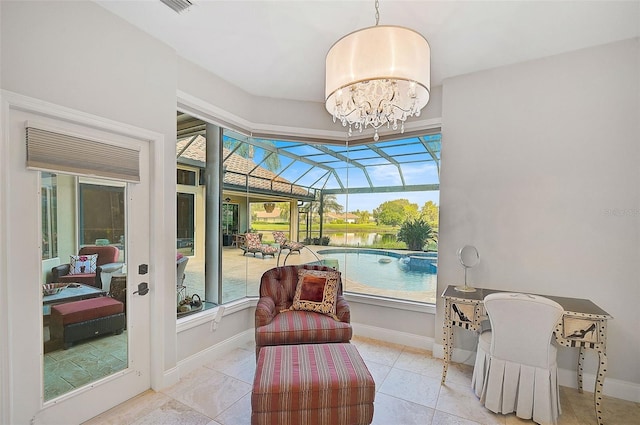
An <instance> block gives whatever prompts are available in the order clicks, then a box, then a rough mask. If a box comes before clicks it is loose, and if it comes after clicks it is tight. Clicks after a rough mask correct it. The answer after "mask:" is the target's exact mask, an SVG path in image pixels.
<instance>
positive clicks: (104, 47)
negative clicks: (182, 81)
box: [0, 1, 177, 370]
mask: <svg viewBox="0 0 640 425" xmlns="http://www.w3.org/2000/svg"><path fill="white" fill-rule="evenodd" d="M0 7H1V8H2V14H1V18H2V21H1V25H0V28H1V31H2V33H1V53H2V67H3V69H2V75H1V77H2V80H1V87H2V89H3V90H7V91H11V92H15V93H18V94H21V95H25V96H29V97H32V98H35V99H39V100H43V101H47V102H51V103H54V104H57V105H60V106H64V107H68V108H73V109H75V110H78V111H81V112H84V113H87V114H92V115H95V116H98V117H102V118H104V119H109V120H115V121H118V122H120V123H124V124H129V125H132V126H135V127H137V128H141V129H145V130H149V131H152V132H155V133H160V134H163V135H164V140H165V144H164V145H163V146H153V147H152V149H153V152H152V154H151V155H152V159H151V162H152V165H151V172H152V181H153V184H154V187H153V188H152V198H153V199H152V206H150V214H151V226H152V231H151V234H152V238H153V241H152V243H151V246H152V247H153V248H152V249H153V252H152V253H151V255H152V262H151V265H152V270H153V272H154V275H155V276H159V278H158V279H156V280H155V281H153V282H151V285H152V288H153V289H154V290H155V291H157V292H163V291H164V293H165V298H168V297H170V298H169V299H172V300H175V226H176V218H175V210H176V207H175V198H176V195H175V135H176V119H175V118H176V78H177V77H176V68H177V64H176V57H175V53H174V52H173V50H171V49H170V48H168V47H167V46H165V45H163V44H161V43H159V42H158V41H156V40H154V39H152V38H151V37H150V36H148V35H147V34H145V33H144V32H142V31H140V30H137V29H135V28H133V27H132V26H131V25H129V24H128V23H126V22H125V21H123V20H121V19H120V18H118V17H116V16H115V15H113V14H111V13H109V12H107V11H105V10H104V9H103V8H101V7H99V6H97V5H96V4H94V3H92V2H87V1H84V2H45V1H42V2H5V1H3V2H0ZM3 142H4V140H3ZM3 184H4V182H3ZM3 207H4V205H3ZM13 225H15V226H25V225H27V224H25V223H13ZM33 249H34V250H33V252H34V253H37V252H38V248H37V247H36V246H34V248H33ZM8 252H10V251H9V250H8V251H7V253H6V254H5V255H8ZM162 276H167V277H170V278H167V279H166V280H163V279H162V278H161V277H162ZM0 284H3V285H4V284H6V282H0ZM158 299H159V300H162V299H163V297H162V296H159V297H158ZM3 301H4V300H3ZM153 308H154V309H163V308H164V309H165V311H166V312H165V313H164V314H162V312H160V313H159V314H158V316H159V317H163V318H165V319H164V322H163V326H161V327H160V329H161V334H159V335H154V336H153V339H154V340H155V341H158V342H157V343H158V344H159V345H160V346H161V347H162V349H161V350H159V351H161V352H162V353H163V356H162V357H161V358H160V359H157V360H154V365H155V366H154V367H156V368H159V369H160V370H166V369H169V368H171V367H173V366H175V364H176V349H175V344H176V342H175V340H176V338H175V319H173V317H172V312H173V310H174V308H172V306H171V305H170V304H166V305H163V304H162V303H161V302H159V303H153ZM29 331H30V330H28V329H25V333H29ZM34 367H36V365H34Z"/></svg>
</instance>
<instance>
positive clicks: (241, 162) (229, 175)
mask: <svg viewBox="0 0 640 425" xmlns="http://www.w3.org/2000/svg"><path fill="white" fill-rule="evenodd" d="M189 140H190V139H184V140H180V141H178V143H177V144H176V153H180V151H182V149H184V147H185V146H186V144H187V143H188V142H189ZM206 147H207V143H206V139H205V138H204V137H202V136H197V137H196V139H195V140H194V141H193V142H192V143H191V144H190V145H189V147H188V148H187V150H185V151H184V152H183V153H182V154H181V155H180V157H182V158H187V159H191V160H194V161H198V162H201V163H202V167H204V165H205V162H206ZM222 155H223V158H225V159H224V163H223V166H224V167H225V170H226V172H225V175H224V183H225V184H229V185H234V186H242V187H246V186H247V173H249V172H251V174H250V175H249V178H248V180H249V181H248V186H249V189H262V190H270V191H273V192H276V193H283V194H285V193H286V194H294V195H302V196H308V195H309V191H308V190H307V189H305V188H304V187H302V186H297V185H292V184H291V182H289V181H288V180H286V179H283V178H282V177H276V174H275V173H273V172H272V171H269V170H267V169H266V168H264V167H260V166H256V163H255V162H253V161H252V160H251V159H248V158H245V157H243V156H240V155H238V154H236V153H231V150H229V149H227V148H224V147H223V148H222Z"/></svg>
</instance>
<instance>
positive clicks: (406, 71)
mask: <svg viewBox="0 0 640 425" xmlns="http://www.w3.org/2000/svg"><path fill="white" fill-rule="evenodd" d="M375 9H376V25H375V26H373V27H368V28H364V29H361V30H358V31H356V32H353V33H351V34H348V35H346V36H344V37H343V38H341V39H340V40H338V41H337V42H336V43H335V44H334V45H333V46H332V47H331V49H329V53H327V59H326V84H325V96H326V99H327V100H326V102H325V107H326V108H327V111H328V112H329V113H330V114H332V115H333V122H336V121H340V122H341V123H342V125H343V126H344V127H347V126H348V127H349V136H351V135H352V132H353V130H354V129H355V130H357V131H360V132H362V130H363V129H364V128H367V127H372V128H373V129H374V130H375V134H374V136H373V140H375V141H378V139H379V136H378V129H379V128H380V127H382V126H385V125H386V126H387V127H388V128H389V127H390V128H392V129H393V130H397V129H398V126H400V132H401V133H404V122H405V121H406V119H407V118H409V117H412V116H416V117H418V116H420V110H421V109H422V108H424V107H425V105H426V104H427V102H429V91H430V88H431V83H430V76H431V69H430V66H431V59H430V56H431V49H430V48H429V43H428V42H427V40H426V39H425V38H424V37H423V36H422V35H420V34H419V33H417V32H416V31H413V30H410V29H408V28H403V27H398V26H391V25H378V22H379V20H380V14H379V11H378V0H376V2H375Z"/></svg>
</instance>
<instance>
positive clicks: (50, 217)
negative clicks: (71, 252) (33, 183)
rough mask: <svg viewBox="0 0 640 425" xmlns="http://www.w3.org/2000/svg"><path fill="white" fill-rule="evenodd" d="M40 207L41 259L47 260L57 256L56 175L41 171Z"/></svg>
mask: <svg viewBox="0 0 640 425" xmlns="http://www.w3.org/2000/svg"><path fill="white" fill-rule="evenodd" d="M40 181H41V182H42V183H41V190H40V198H41V207H42V211H41V214H42V259H43V260H49V259H51V258H55V257H57V256H58V208H57V202H58V199H57V184H58V183H57V177H56V175H55V174H51V173H46V172H43V173H41V179H40Z"/></svg>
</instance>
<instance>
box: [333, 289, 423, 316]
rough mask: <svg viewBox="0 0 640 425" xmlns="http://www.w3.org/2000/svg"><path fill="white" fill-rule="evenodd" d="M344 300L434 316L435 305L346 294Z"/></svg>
mask: <svg viewBox="0 0 640 425" xmlns="http://www.w3.org/2000/svg"><path fill="white" fill-rule="evenodd" d="M344 298H345V299H346V300H347V302H353V303H360V304H369V305H376V306H380V307H387V308H395V309H398V310H407V311H417V312H420V313H428V314H436V306H435V304H425V303H419V302H415V301H407V300H397V299H393V298H384V297H377V296H373V295H365V294H355V293H352V292H346V293H345V294H344Z"/></svg>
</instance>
